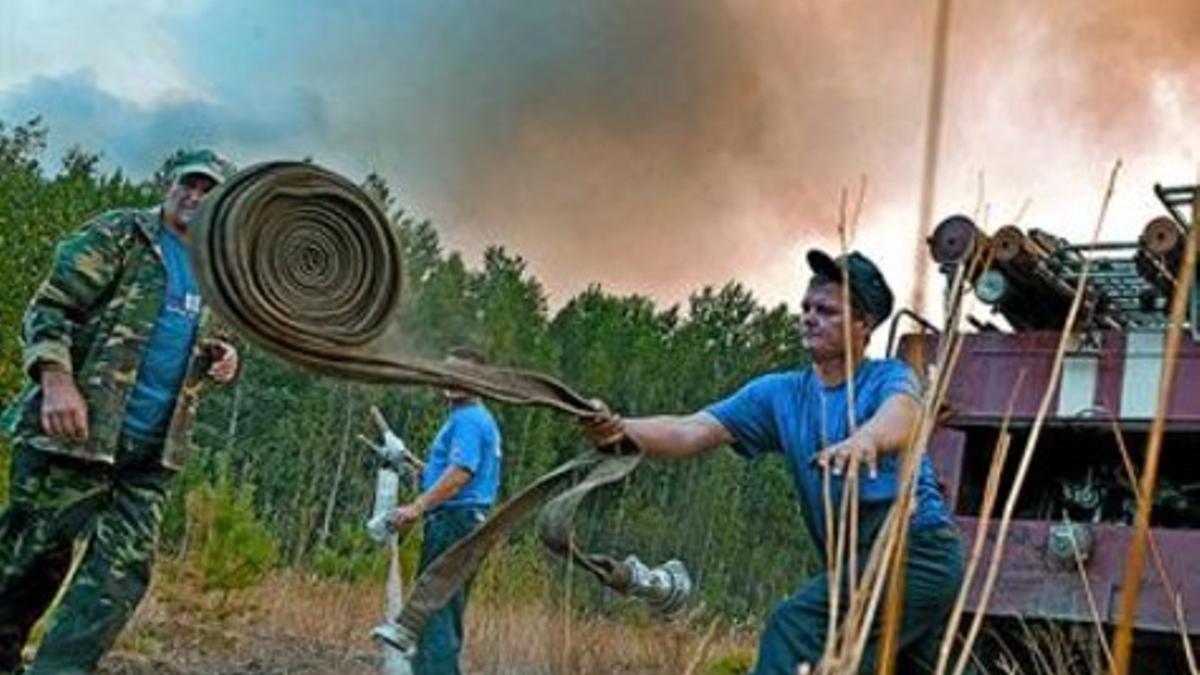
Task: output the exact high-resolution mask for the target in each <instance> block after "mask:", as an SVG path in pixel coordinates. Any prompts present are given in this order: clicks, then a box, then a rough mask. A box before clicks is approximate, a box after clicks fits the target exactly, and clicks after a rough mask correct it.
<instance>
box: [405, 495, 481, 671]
mask: <svg viewBox="0 0 1200 675" xmlns="http://www.w3.org/2000/svg"><path fill="white" fill-rule="evenodd" d="M486 517H487V510H486V509H483V508H477V507H448V508H441V509H437V510H435V511H431V512H430V513H428V514H426V516H425V529H424V540H423V541H422V542H421V562H420V566H419V571H422V572H423V571H425V568H427V567H429V565H430V564H431V563H433V561H434V560H436V559H437V557H438V556H439V555H441V554H442V552H443V551H445V550H446V549H448V548H450V547H451V546H452V545H453V544H454V543H455V542H456V541H458V540H460V539H462V538H463V537H466V536H467V535H468V534H470V533H471V532H472V531H473V530H474V529H475V528H476V527H478V526H479V524H480V523H482V522H483V521H484V519H485V518H486ZM470 592H471V582H470V581H469V580H468V581H467V583H466V584H464V585H463V587H462V588H461V589H460V590H459V591H458V592H457V593H455V594H454V596H453V597H452V598H450V602H447V603H446V605H445V606H444V607H442V608H441V609H439V610H437V611H436V612H434V613H433V614H431V615H429V621H428V622H426V624H425V630H424V631H422V632H421V639H420V641H418V642H417V655H416V657H415V658H414V659H413V673H414V675H459V672H460V671H459V666H458V657H459V653H460V652H461V651H462V644H463V614H464V613H465V612H466V609H467V596H468V594H469V593H470Z"/></svg>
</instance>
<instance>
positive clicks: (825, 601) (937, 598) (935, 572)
mask: <svg viewBox="0 0 1200 675" xmlns="http://www.w3.org/2000/svg"><path fill="white" fill-rule="evenodd" d="M863 515H864V518H863V520H864V521H867V522H869V521H870V520H872V519H871V518H870V517H869V515H868V513H867V512H866V511H864V514H863ZM880 521H881V519H879V520H877V521H876V523H874V524H879V522H880ZM863 529H864V528H860V533H862V534H871V530H869V529H868V530H867V531H866V532H862V530H863ZM859 541H860V546H859V554H858V560H859V567H860V568H861V567H862V566H863V565H864V564H865V562H866V559H867V554H866V552H867V551H868V550H869V549H870V543H871V537H865V538H860V540H859ZM905 563H906V564H905V568H904V609H903V614H902V615H901V618H900V630H899V633H900V634H899V638H900V639H899V653H898V654H897V664H896V665H897V667H896V670H895V672H896V673H899V674H900V675H907V674H909V673H920V674H924V673H932V672H933V669H934V667H935V666H936V664H937V653H938V649H939V647H940V646H941V638H942V630H941V629H942V627H943V626H944V625H945V623H946V618H947V616H948V615H949V613H950V608H951V606H952V605H953V603H954V599H955V597H956V596H957V594H958V588H959V586H960V585H961V583H962V578H963V550H962V543H961V540H960V538H959V535H958V530H957V529H955V528H954V527H953V526H951V525H946V526H941V527H932V528H927V529H922V530H917V531H910V532H909V535H908V550H907V556H906V558H905ZM828 588H829V581H828V577H827V575H826V574H825V573H821V574H819V575H817V576H815V577H813V578H812V579H810V580H809V581H808V582H807V583H805V584H804V585H803V586H801V587H800V589H799V590H798V591H797V592H796V594H795V595H793V596H792V597H790V598H788V599H787V600H784V601H783V602H782V603H780V604H779V605H777V606H776V607H775V609H774V610H772V612H771V615H770V616H769V617H768V619H767V623H766V626H765V627H764V628H763V633H762V637H761V639H760V642H759V649H758V663H757V665H756V666H755V668H754V675H793V674H794V673H795V672H796V666H797V665H798V664H800V663H809V664H812V665H816V661H817V659H819V658H820V657H821V653H822V652H823V650H824V647H825V628H826V623H827V621H828V612H829V598H828V595H827V594H828ZM842 591H843V592H842V594H841V598H842V599H841V607H842V608H843V610H842V611H843V612H844V611H845V607H846V603H847V601H848V594H847V593H846V592H845V591H846V589H845V588H844V587H843V589H842ZM881 605H882V600H881ZM882 614H883V608H882V606H881V607H880V609H879V610H878V611H877V612H876V621H875V625H874V626H872V628H871V635H870V637H869V639H868V641H867V645H866V650H865V651H864V653H863V658H862V661H861V665H860V666H859V672H860V673H874V672H875V658H876V653H875V652H876V647H877V644H876V643H877V638H878V633H879V631H880V625H879V624H880V622H879V619H878V617H879V616H880V615H882Z"/></svg>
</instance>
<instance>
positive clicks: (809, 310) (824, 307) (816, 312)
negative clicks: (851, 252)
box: [800, 283, 867, 360]
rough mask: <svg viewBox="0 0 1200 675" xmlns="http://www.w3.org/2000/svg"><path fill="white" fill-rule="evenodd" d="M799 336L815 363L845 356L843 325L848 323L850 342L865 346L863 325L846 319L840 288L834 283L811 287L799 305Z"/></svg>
mask: <svg viewBox="0 0 1200 675" xmlns="http://www.w3.org/2000/svg"><path fill="white" fill-rule="evenodd" d="M800 312H801V335H802V336H803V338H804V345H805V346H806V347H808V348H809V350H810V351H811V352H812V355H813V358H814V359H818V360H819V359H825V358H837V357H841V356H843V355H844V354H845V353H846V335H845V328H844V322H845V320H846V319H847V318H849V321H850V340H851V342H852V343H853V344H864V343H865V340H866V335H867V327H866V323H865V322H863V321H862V320H860V319H855V318H853V317H848V314H847V313H846V312H844V311H843V309H842V287H841V286H839V285H838V284H836V283H828V284H820V285H817V286H812V287H810V288H809V289H808V291H807V292H806V293H805V294H804V300H803V301H802V302H801V304H800Z"/></svg>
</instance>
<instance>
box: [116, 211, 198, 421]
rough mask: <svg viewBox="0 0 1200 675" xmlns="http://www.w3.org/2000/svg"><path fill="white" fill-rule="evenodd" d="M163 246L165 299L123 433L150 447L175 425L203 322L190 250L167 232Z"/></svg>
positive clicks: (161, 239) (128, 405)
mask: <svg viewBox="0 0 1200 675" xmlns="http://www.w3.org/2000/svg"><path fill="white" fill-rule="evenodd" d="M159 245H160V247H161V248H162V255H163V266H164V267H165V268H166V273H167V293H166V297H165V298H164V299H163V304H162V308H161V309H160V310H159V313H158V320H157V321H156V322H155V323H154V330H153V331H151V333H150V339H149V340H148V341H147V343H146V346H145V347H144V348H143V349H144V351H143V352H142V363H141V365H140V366H139V367H138V375H137V381H136V382H135V383H134V385H133V391H132V392H130V394H129V400H128V401H126V403H125V419H124V422H123V429H122V430H123V431H124V433H125V434H126V435H129V436H132V437H134V438H137V439H138V440H141V441H152V442H157V441H161V440H162V439H163V438H164V436H165V435H166V432H167V426H168V425H169V424H170V423H171V415H172V413H173V412H174V411H175V399H176V398H178V396H179V387H180V386H182V385H183V380H184V378H185V377H186V376H187V367H188V362H189V360H190V359H191V355H192V344H193V343H194V342H195V341H196V328H197V326H198V325H199V322H200V290H199V287H198V285H197V283H196V275H195V272H193V271H192V264H191V261H190V259H189V254H188V249H187V245H186V244H184V243H183V241H182V240H180V239H179V237H178V236H177V235H176V234H175V233H174V232H172V231H171V230H169V229H167V228H166V227H163V228H162V234H161V236H160V237H159Z"/></svg>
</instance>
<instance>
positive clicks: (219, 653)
mask: <svg viewBox="0 0 1200 675" xmlns="http://www.w3.org/2000/svg"><path fill="white" fill-rule="evenodd" d="M383 603H384V587H383V583H382V582H380V583H363V584H346V583H337V582H331V581H324V580H313V579H311V578H307V577H305V576H302V575H298V574H294V573H284V572H281V573H277V574H274V575H272V576H270V577H268V578H267V579H266V580H265V581H264V582H263V583H262V584H260V585H259V586H257V587H255V588H252V589H249V590H246V591H243V592H240V593H238V594H235V595H233V596H231V597H230V598H229V599H228V600H226V601H224V602H222V601H221V599H220V598H219V597H218V595H216V594H207V595H206V594H204V593H202V592H201V591H200V589H199V588H198V586H197V585H196V584H195V583H193V582H192V581H191V580H190V579H189V578H188V577H187V576H186V574H184V573H183V572H182V570H181V569H180V568H179V567H177V566H174V565H172V564H170V563H167V564H165V565H162V566H160V570H159V574H158V576H157V578H156V580H155V583H154V586H153V588H152V591H151V594H150V596H149V597H148V598H147V600H146V601H145V602H144V603H143V604H142V606H141V607H140V608H139V610H138V613H137V615H136V616H135V618H134V621H133V622H132V624H131V626H130V627H129V628H128V629H127V630H126V631H125V633H124V634H123V636H122V638H121V640H120V643H119V644H118V646H117V649H116V650H115V651H114V653H113V655H112V656H110V657H109V658H108V659H107V660H106V661H105V664H104V670H103V672H104V673H107V674H109V675H142V674H143V673H146V674H148V673H187V674H189V675H190V674H196V675H199V674H202V673H203V674H205V675H213V674H216V673H229V674H231V675H232V674H233V673H244V672H253V673H260V674H262V673H347V674H349V675H356V674H358V673H364V674H365V673H376V672H379V671H378V661H377V651H376V647H375V646H374V645H373V644H372V643H371V641H370V640H369V637H368V635H369V632H370V629H371V628H372V627H373V626H374V625H375V624H376V623H377V622H378V621H379V619H380V617H381V616H382V614H383ZM552 604H553V603H547V602H544V601H543V600H542V599H540V598H539V599H536V600H533V601H530V602H529V603H524V604H523V603H519V602H505V603H503V604H499V603H498V602H497V601H496V600H495V599H493V598H491V597H487V595H484V597H479V598H474V599H473V601H472V604H471V606H470V608H469V610H468V613H467V623H468V627H467V631H468V639H467V648H466V653H465V657H464V667H465V672H467V673H489V674H500V675H518V674H519V675H543V674H544V675H553V674H557V673H572V674H579V675H593V674H594V675H600V674H601V673H603V674H606V675H607V674H612V673H628V674H630V675H633V674H643V673H644V674H646V675H660V674H661V675H668V674H670V675H678V674H679V673H684V672H688V670H689V669H690V668H694V669H695V670H694V671H692V672H695V673H697V674H698V675H702V674H704V673H709V672H714V671H713V670H712V666H711V664H712V663H714V662H718V661H722V660H724V661H732V662H735V663H744V662H747V661H748V660H749V658H750V655H751V654H752V653H753V649H754V645H753V637H754V636H753V634H752V633H744V632H741V631H735V630H731V629H728V628H721V627H719V625H718V624H714V623H712V622H708V623H702V624H698V625H694V624H688V623H682V622H677V623H668V624H658V623H649V622H641V621H630V622H620V621H616V620H613V619H608V618H602V617H594V616H582V615H579V614H578V613H573V615H572V616H571V617H570V622H569V624H570V632H571V646H570V648H569V649H564V646H565V645H564V629H565V625H566V624H567V622H566V621H565V620H564V618H565V617H564V610H563V608H562V607H561V603H559V604H558V605H557V606H548V605H552ZM706 629H708V630H706ZM704 653H707V654H709V655H711V656H708V657H707V658H702V656H703V654H704ZM720 672H729V673H730V674H731V675H732V674H733V673H736V672H740V671H738V670H731V671H720Z"/></svg>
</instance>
